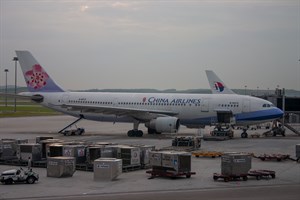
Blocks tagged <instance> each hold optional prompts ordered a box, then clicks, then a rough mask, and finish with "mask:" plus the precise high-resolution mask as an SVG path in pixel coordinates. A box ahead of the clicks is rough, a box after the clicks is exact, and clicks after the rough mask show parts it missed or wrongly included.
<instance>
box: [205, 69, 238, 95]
mask: <svg viewBox="0 0 300 200" xmlns="http://www.w3.org/2000/svg"><path fill="white" fill-rule="evenodd" d="M205 72H206V76H207V79H208V82H209V86H210V89H211V92H212V93H213V94H235V93H234V92H233V91H232V90H231V89H229V88H228V87H227V86H226V85H225V83H224V82H223V81H222V80H221V79H220V78H219V77H218V76H217V75H216V74H215V73H214V72H213V71H211V70H205Z"/></svg>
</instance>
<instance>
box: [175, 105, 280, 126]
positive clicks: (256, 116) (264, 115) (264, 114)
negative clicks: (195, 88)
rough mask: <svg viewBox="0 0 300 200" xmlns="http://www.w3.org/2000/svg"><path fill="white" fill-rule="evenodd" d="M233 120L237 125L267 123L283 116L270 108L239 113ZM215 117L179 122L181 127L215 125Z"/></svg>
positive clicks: (278, 110)
mask: <svg viewBox="0 0 300 200" xmlns="http://www.w3.org/2000/svg"><path fill="white" fill-rule="evenodd" d="M234 116H235V120H236V123H237V124H239V122H241V123H243V122H247V121H249V122H255V121H256V122H259V121H267V120H270V121H271V120H273V119H277V118H281V117H282V116H283V112H282V111H281V110H280V109H278V108H272V109H268V110H260V111H254V112H247V113H241V114H236V115H234ZM216 122H217V117H216V116H211V117H204V118H196V119H190V120H181V124H183V125H189V124H190V125H196V124H199V125H208V124H210V123H216Z"/></svg>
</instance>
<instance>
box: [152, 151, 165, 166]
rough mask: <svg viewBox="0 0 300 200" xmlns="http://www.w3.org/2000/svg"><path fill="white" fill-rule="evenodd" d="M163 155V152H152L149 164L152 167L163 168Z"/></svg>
mask: <svg viewBox="0 0 300 200" xmlns="http://www.w3.org/2000/svg"><path fill="white" fill-rule="evenodd" d="M162 154H163V151H150V152H149V162H150V165H151V166H156V167H161V166H162Z"/></svg>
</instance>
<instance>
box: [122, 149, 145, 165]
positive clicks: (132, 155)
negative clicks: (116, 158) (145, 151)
mask: <svg viewBox="0 0 300 200" xmlns="http://www.w3.org/2000/svg"><path fill="white" fill-rule="evenodd" d="M121 159H122V161H123V166H128V165H130V166H131V165H141V160H140V148H139V147H130V146H128V147H126V146H123V147H121Z"/></svg>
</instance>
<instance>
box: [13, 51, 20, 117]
mask: <svg viewBox="0 0 300 200" xmlns="http://www.w3.org/2000/svg"><path fill="white" fill-rule="evenodd" d="M18 60H19V59H18V57H14V58H13V61H15V94H17V64H18V63H17V62H18ZM14 111H15V112H17V99H16V97H15V109H14Z"/></svg>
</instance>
